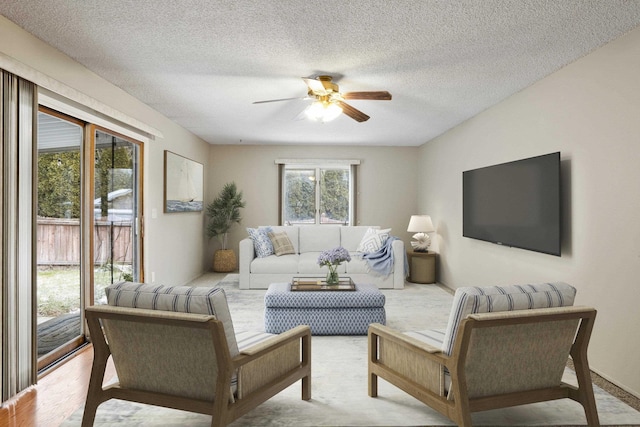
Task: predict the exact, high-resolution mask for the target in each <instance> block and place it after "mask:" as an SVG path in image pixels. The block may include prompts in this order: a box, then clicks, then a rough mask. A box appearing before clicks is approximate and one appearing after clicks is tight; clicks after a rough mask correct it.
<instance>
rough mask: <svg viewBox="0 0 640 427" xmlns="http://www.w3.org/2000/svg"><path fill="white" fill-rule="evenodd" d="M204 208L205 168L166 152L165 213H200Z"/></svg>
mask: <svg viewBox="0 0 640 427" xmlns="http://www.w3.org/2000/svg"><path fill="white" fill-rule="evenodd" d="M203 207H204V166H203V165H202V164H201V163H198V162H195V161H193V160H190V159H187V158H186V157H182V156H180V155H178V154H175V153H172V152H171V151H168V150H165V151H164V211H165V212H166V213H173V212H200V211H202V210H203Z"/></svg>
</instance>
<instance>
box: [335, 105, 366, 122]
mask: <svg viewBox="0 0 640 427" xmlns="http://www.w3.org/2000/svg"><path fill="white" fill-rule="evenodd" d="M338 105H339V106H340V107H341V108H342V112H343V113H344V114H346V115H347V116H349V117H351V118H352V119H353V120H355V121H356V122H366V121H367V120H369V116H367V115H366V114H365V113H363V112H362V111H360V110H358V109H355V108H353V107H352V106H351V105H349V104H347V103H346V102H338Z"/></svg>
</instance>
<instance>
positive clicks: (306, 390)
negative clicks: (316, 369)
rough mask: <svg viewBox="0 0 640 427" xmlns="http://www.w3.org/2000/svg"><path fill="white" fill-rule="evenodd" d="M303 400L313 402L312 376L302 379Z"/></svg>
mask: <svg viewBox="0 0 640 427" xmlns="http://www.w3.org/2000/svg"><path fill="white" fill-rule="evenodd" d="M302 400H311V375H307V376H306V377H302Z"/></svg>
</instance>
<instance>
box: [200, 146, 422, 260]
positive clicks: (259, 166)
mask: <svg viewBox="0 0 640 427" xmlns="http://www.w3.org/2000/svg"><path fill="white" fill-rule="evenodd" d="M418 151H419V149H418V148H417V147H342V146H337V147H336V146H331V147H326V146H293V145H278V146H239V145H217V146H216V145H214V146H211V149H210V154H209V165H210V168H211V170H210V171H209V175H208V176H209V183H208V188H209V192H208V197H205V198H206V199H208V200H213V198H214V197H215V196H216V195H217V194H218V193H219V192H220V190H221V189H222V187H223V186H224V184H225V183H227V182H230V181H235V182H236V184H237V185H238V189H239V190H242V191H243V194H244V197H245V200H246V202H247V206H246V208H245V209H243V210H242V217H243V220H242V222H241V224H240V226H236V227H234V228H233V229H232V231H231V232H230V234H229V248H231V249H234V250H236V252H237V250H238V242H239V241H240V240H241V239H243V238H245V237H246V236H247V232H246V230H245V229H246V227H257V226H260V225H273V224H277V223H278V209H279V207H278V166H277V165H276V164H275V160H276V159H359V160H360V161H361V164H360V166H359V167H358V196H357V205H358V217H357V219H358V224H359V225H380V226H382V227H391V228H392V231H391V233H392V234H393V235H395V236H397V237H399V238H401V239H403V240H405V244H408V242H409V241H410V239H411V236H410V234H409V233H407V232H406V230H407V225H408V224H409V218H410V216H411V214H414V213H416V208H417V201H416V197H417V188H418V185H419V183H418V179H417V177H416V176H415V170H416V166H417V160H418ZM215 249H219V244H218V243H217V241H216V240H215V239H212V240H211V242H210V245H209V254H208V257H209V258H208V260H211V258H212V257H213V251H214V250H215ZM209 262H211V261H209Z"/></svg>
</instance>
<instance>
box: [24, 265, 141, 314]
mask: <svg viewBox="0 0 640 427" xmlns="http://www.w3.org/2000/svg"><path fill="white" fill-rule="evenodd" d="M110 267H111V266H110V265H108V264H107V265H105V266H98V267H96V268H95V269H94V285H95V291H94V292H95V294H94V295H95V301H96V302H101V301H103V302H106V299H105V294H104V288H105V287H107V286H108V285H109V284H111V273H110ZM130 269H131V268H130V266H128V265H116V266H114V277H113V280H114V282H118V281H120V280H131V275H130V273H129V271H130ZM37 279H38V292H37V293H38V296H37V300H38V303H37V304H38V316H39V317H55V316H60V315H62V314H66V313H73V312H77V311H79V310H80V268H79V267H40V268H39V269H38V278H37Z"/></svg>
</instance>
